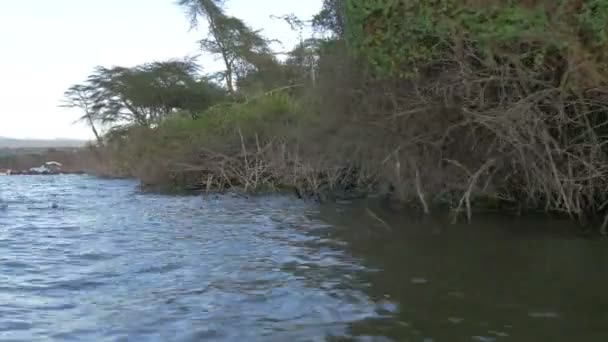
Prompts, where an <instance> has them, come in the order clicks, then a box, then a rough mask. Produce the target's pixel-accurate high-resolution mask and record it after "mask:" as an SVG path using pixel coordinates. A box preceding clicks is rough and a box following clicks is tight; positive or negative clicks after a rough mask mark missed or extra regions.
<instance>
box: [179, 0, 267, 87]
mask: <svg viewBox="0 0 608 342" xmlns="http://www.w3.org/2000/svg"><path fill="white" fill-rule="evenodd" d="M223 4H224V1H221V0H179V1H178V5H180V6H181V7H183V8H185V9H186V13H187V16H188V17H189V19H190V22H191V27H192V28H195V27H197V26H198V23H199V20H200V19H201V18H202V19H204V20H206V21H207V24H208V28H209V36H208V37H207V38H204V39H201V40H200V45H201V48H202V49H203V50H204V51H207V52H209V53H212V54H215V55H219V56H221V58H222V61H223V62H224V66H225V68H226V70H225V71H224V73H223V79H224V81H225V82H226V87H227V88H228V92H230V94H234V92H235V86H236V83H237V82H238V80H239V78H242V77H245V76H246V75H247V74H248V73H250V72H252V71H256V70H261V69H263V68H264V67H265V66H268V65H271V64H272V63H276V61H275V59H274V56H273V55H272V53H271V51H270V48H269V46H268V44H269V41H268V40H266V39H265V38H264V37H263V36H262V35H261V34H260V32H259V31H254V30H252V29H251V28H250V27H248V26H247V25H246V24H245V23H244V22H243V21H242V20H240V19H238V18H235V17H232V16H228V15H226V13H225V12H224V10H223V8H222V6H223Z"/></svg>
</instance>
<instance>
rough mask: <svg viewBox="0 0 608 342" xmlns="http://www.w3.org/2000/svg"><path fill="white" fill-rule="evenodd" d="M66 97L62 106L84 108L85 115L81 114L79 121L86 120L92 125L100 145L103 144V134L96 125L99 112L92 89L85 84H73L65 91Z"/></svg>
mask: <svg viewBox="0 0 608 342" xmlns="http://www.w3.org/2000/svg"><path fill="white" fill-rule="evenodd" d="M64 98H65V99H64V102H63V104H62V105H61V106H62V107H64V108H77V109H80V110H82V111H83V112H84V115H83V116H81V117H80V118H79V119H78V121H84V122H86V123H87V124H88V125H89V127H91V130H92V131H93V134H94V135H95V139H97V142H98V143H99V144H100V145H101V144H103V140H102V139H101V135H100V134H99V131H98V130H97V127H95V121H96V120H97V117H96V116H97V112H96V111H95V110H94V109H93V107H94V105H95V104H94V102H93V99H92V96H91V89H89V88H88V87H86V86H84V85H81V84H76V85H73V86H71V87H70V88H69V89H68V90H67V91H66V92H65V93H64Z"/></svg>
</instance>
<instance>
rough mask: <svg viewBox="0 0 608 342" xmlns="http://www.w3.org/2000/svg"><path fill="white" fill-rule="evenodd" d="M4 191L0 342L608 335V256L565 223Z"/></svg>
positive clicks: (96, 192) (43, 186)
mask: <svg viewBox="0 0 608 342" xmlns="http://www.w3.org/2000/svg"><path fill="white" fill-rule="evenodd" d="M0 198H1V199H2V203H3V204H0V341H203V340H217V341H326V340H330V341H347V340H362V341H425V342H430V341H574V340H581V341H605V340H608V325H607V324H606V319H607V318H608V293H607V292H608V291H607V289H608V287H607V286H606V285H608V273H607V269H606V265H607V263H606V262H607V261H608V249H607V248H606V245H605V243H604V242H602V241H588V240H582V239H573V238H572V237H571V236H570V235H568V234H547V233H546V232H545V229H544V228H546V226H549V225H556V224H558V223H555V222H549V221H546V220H506V219H504V218H502V219H496V218H479V219H477V220H476V221H475V224H473V225H471V226H464V225H462V226H461V225H456V226H451V225H448V224H447V223H446V222H443V221H442V219H436V220H422V219H420V218H418V217H416V216H404V215H397V214H394V213H391V212H388V211H383V210H381V209H380V208H376V207H370V204H362V203H342V204H336V205H325V206H316V205H313V204H307V203H304V202H301V201H299V200H296V199H293V198H289V197H279V196H269V197H264V198H240V197H236V196H230V195H226V196H211V197H209V198H206V199H203V198H201V197H197V196H191V197H172V196H161V195H150V194H141V193H139V192H138V191H137V187H136V184H135V183H134V182H131V181H117V180H100V179H95V178H92V177H85V176H57V177H54V176H53V177H44V176H43V177H36V176H31V177H30V176H24V177H20V176H19V177H0ZM370 208H371V209H372V210H373V213H374V215H370V211H369V209H370ZM374 216H380V217H382V218H383V220H384V221H385V223H386V224H385V223H380V222H379V221H378V220H377V219H376V218H375V217H374ZM559 224H560V225H561V226H563V223H559ZM551 230H552V231H555V229H551Z"/></svg>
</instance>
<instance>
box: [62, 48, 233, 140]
mask: <svg viewBox="0 0 608 342" xmlns="http://www.w3.org/2000/svg"><path fill="white" fill-rule="evenodd" d="M198 69H199V67H198V66H197V65H196V64H195V63H194V62H193V61H192V60H190V59H185V60H170V61H163V62H154V63H147V64H143V65H139V66H136V67H133V68H124V67H113V68H105V67H97V68H96V69H95V71H94V72H93V74H91V75H90V76H89V77H88V78H87V80H86V82H85V83H83V84H78V85H74V86H72V87H71V88H70V89H69V90H68V91H67V92H66V93H65V96H66V103H67V105H69V106H70V107H77V108H81V109H83V110H84V111H85V115H84V116H83V119H86V120H87V122H88V123H89V125H91V127H92V128H94V127H95V125H94V123H95V122H100V123H102V124H110V125H112V126H120V125H139V126H146V127H150V126H153V125H155V124H158V123H160V122H161V121H162V120H163V119H164V118H166V117H167V116H168V115H170V114H171V113H173V112H174V111H176V110H184V111H187V112H189V113H190V114H191V115H192V117H196V115H197V114H198V113H199V112H201V111H203V110H204V109H206V108H207V107H209V106H211V105H212V104H214V103H216V102H217V101H219V100H220V99H221V98H222V97H223V96H224V91H222V90H221V89H220V87H219V86H217V85H215V84H213V83H211V82H210V81H209V80H208V79H207V78H200V77H199V76H198V75H197V73H198ZM95 131H96V129H95ZM96 136H99V134H97V133H96ZM98 140H99V138H98Z"/></svg>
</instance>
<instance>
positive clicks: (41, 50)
mask: <svg viewBox="0 0 608 342" xmlns="http://www.w3.org/2000/svg"><path fill="white" fill-rule="evenodd" d="M321 1H322V0H300V1H298V0H255V1H254V0H228V1H227V7H228V8H227V10H228V13H229V14H231V15H233V16H236V17H238V18H241V19H243V20H244V21H245V22H246V23H247V24H249V25H250V26H251V27H253V28H254V29H262V30H263V31H262V32H263V34H264V35H265V36H266V37H268V38H271V39H278V40H280V41H282V42H283V43H284V46H285V50H287V49H288V48H290V47H292V46H293V44H295V43H296V42H297V39H298V38H297V33H295V32H293V31H291V30H290V28H289V26H288V25H287V24H286V23H284V22H283V21H281V20H278V19H272V18H271V15H284V14H289V13H294V14H296V15H297V16H298V17H300V18H303V19H309V18H311V17H312V15H313V14H314V13H316V12H318V11H319V9H320V7H321ZM204 36H205V31H204V28H201V29H199V30H190V27H189V21H188V20H187V19H186V16H185V14H184V11H183V10H182V9H181V8H180V7H178V6H177V5H175V0H104V1H94V0H53V1H49V0H28V1H0V136H4V137H13V138H38V139H52V138H75V139H91V138H92V133H91V131H90V129H89V128H88V127H87V126H85V125H84V124H81V123H75V121H76V120H77V119H78V117H80V116H81V115H82V113H80V112H79V111H78V110H71V109H65V108H61V107H60V104H61V100H62V98H63V92H64V91H65V90H66V89H67V88H68V87H70V86H71V85H73V84H75V83H79V82H82V81H83V80H85V79H86V77H87V76H88V75H89V74H90V73H91V71H92V70H93V68H94V67H95V66H98V65H102V66H106V67H111V66H116V65H120V66H134V65H137V64H141V63H146V62H150V61H155V60H165V59H170V58H179V57H184V56H193V55H198V54H201V52H200V51H199V49H198V45H197V43H196V42H197V40H199V39H201V38H203V37H204ZM200 63H201V65H202V67H203V70H204V71H207V72H213V71H218V70H220V68H221V62H219V61H217V60H216V59H215V58H213V57H211V56H205V55H203V56H201V57H200Z"/></svg>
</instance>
